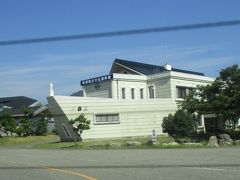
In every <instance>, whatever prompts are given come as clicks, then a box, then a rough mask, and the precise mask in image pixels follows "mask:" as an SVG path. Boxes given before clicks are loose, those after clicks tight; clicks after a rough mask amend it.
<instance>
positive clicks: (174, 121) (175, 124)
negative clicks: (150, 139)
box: [162, 109, 194, 141]
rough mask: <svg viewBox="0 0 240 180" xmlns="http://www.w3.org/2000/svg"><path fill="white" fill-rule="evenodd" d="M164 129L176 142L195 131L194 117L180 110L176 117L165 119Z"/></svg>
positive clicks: (170, 116) (170, 115) (169, 116)
mask: <svg viewBox="0 0 240 180" xmlns="http://www.w3.org/2000/svg"><path fill="white" fill-rule="evenodd" d="M162 128H163V132H164V133H168V134H169V135H170V136H172V137H173V138H174V139H175V140H176V141H178V140H179V138H180V137H186V136H189V135H191V133H193V131H194V117H193V116H192V115H191V114H189V113H187V112H184V111H183V110H181V109H179V110H177V111H176V113H175V114H174V115H172V114H169V115H168V117H164V118H163V123H162Z"/></svg>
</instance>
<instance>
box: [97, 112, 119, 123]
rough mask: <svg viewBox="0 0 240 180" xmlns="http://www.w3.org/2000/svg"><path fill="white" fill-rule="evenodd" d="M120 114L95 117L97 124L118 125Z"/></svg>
mask: <svg viewBox="0 0 240 180" xmlns="http://www.w3.org/2000/svg"><path fill="white" fill-rule="evenodd" d="M118 123H120V121H119V114H98V115H95V124H118Z"/></svg>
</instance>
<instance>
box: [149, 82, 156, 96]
mask: <svg viewBox="0 0 240 180" xmlns="http://www.w3.org/2000/svg"><path fill="white" fill-rule="evenodd" d="M148 91H149V98H150V99H154V97H155V93H154V86H153V85H152V86H149V87H148Z"/></svg>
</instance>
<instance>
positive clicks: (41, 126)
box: [35, 114, 47, 136]
mask: <svg viewBox="0 0 240 180" xmlns="http://www.w3.org/2000/svg"><path fill="white" fill-rule="evenodd" d="M35 134H36V135H40V136H43V135H44V136H45V135H46V134H47V120H46V116H45V114H41V115H40V118H39V119H38V121H37V125H36V130H35Z"/></svg>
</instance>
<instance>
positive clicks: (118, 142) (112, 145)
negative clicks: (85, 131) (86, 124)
mask: <svg viewBox="0 0 240 180" xmlns="http://www.w3.org/2000/svg"><path fill="white" fill-rule="evenodd" d="M150 140H151V137H129V138H121V139H98V140H85V141H83V142H77V146H76V145H75V143H74V142H55V143H45V144H36V145H35V146H33V147H34V148H41V149H76V148H77V149H126V148H137V149H139V148H185V147H186V148H199V147H205V145H203V146H199V145H163V143H169V142H174V139H173V138H172V137H167V136H159V137H158V138H157V140H158V142H159V144H158V145H151V144H149V143H148V142H149V141H150ZM130 141H131V142H132V141H138V142H140V143H141V145H135V146H131V145H129V144H128V142H130Z"/></svg>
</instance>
